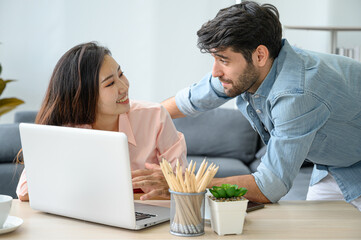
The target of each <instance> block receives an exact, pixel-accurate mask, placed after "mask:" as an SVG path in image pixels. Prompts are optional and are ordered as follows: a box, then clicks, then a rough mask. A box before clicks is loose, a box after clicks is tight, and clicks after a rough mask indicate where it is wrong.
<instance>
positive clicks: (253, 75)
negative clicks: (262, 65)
mask: <svg viewBox="0 0 361 240" xmlns="http://www.w3.org/2000/svg"><path fill="white" fill-rule="evenodd" d="M259 76H260V73H259V72H257V71H256V69H255V67H254V65H253V64H248V65H247V68H246V69H245V70H244V73H243V74H241V75H239V76H238V78H237V80H236V81H231V80H229V79H223V78H222V77H219V80H221V81H224V82H226V83H232V88H229V89H226V88H225V89H224V91H225V93H226V95H227V96H228V97H236V96H238V95H241V94H242V93H244V92H246V91H247V90H248V89H250V88H251V87H252V86H253V85H254V84H255V83H256V82H257V81H258V79H259Z"/></svg>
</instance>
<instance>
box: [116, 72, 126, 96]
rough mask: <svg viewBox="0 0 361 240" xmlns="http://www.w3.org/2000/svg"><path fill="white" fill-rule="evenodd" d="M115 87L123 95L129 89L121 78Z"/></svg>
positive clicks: (124, 79) (123, 78)
mask: <svg viewBox="0 0 361 240" xmlns="http://www.w3.org/2000/svg"><path fill="white" fill-rule="evenodd" d="M117 85H118V88H119V92H121V93H124V92H127V91H128V89H129V84H128V80H127V79H126V78H125V76H123V77H122V78H118V81H117Z"/></svg>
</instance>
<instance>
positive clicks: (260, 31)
mask: <svg viewBox="0 0 361 240" xmlns="http://www.w3.org/2000/svg"><path fill="white" fill-rule="evenodd" d="M197 35H198V44H197V45H198V47H199V48H200V50H201V52H208V53H213V52H218V51H223V50H225V49H226V48H229V47H231V48H232V50H233V51H235V52H239V53H242V54H243V56H244V58H245V59H246V61H247V62H248V63H251V62H252V53H253V52H254V51H255V50H256V48H257V47H258V46H259V45H264V46H266V47H267V49H268V51H269V52H270V58H272V59H275V58H276V57H277V56H278V53H279V51H280V50H281V47H282V26H281V23H280V21H279V14H278V11H277V8H276V7H275V6H273V5H271V4H263V5H259V4H258V3H256V2H251V1H246V2H242V3H240V4H236V5H233V6H231V7H228V8H224V9H221V10H220V11H219V12H218V14H217V16H216V17H215V18H214V19H212V20H210V21H208V22H207V23H205V24H203V26H202V27H201V29H200V30H199V31H198V32H197Z"/></svg>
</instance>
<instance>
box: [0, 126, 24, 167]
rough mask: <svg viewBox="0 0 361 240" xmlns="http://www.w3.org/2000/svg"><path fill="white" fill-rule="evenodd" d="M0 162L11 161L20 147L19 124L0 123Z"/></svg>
mask: <svg viewBox="0 0 361 240" xmlns="http://www.w3.org/2000/svg"><path fill="white" fill-rule="evenodd" d="M0 139H1V140H2V141H1V144H0V163H11V162H13V161H14V159H15V156H16V154H17V153H18V152H19V150H20V148H21V142H20V133H19V124H16V123H13V124H0Z"/></svg>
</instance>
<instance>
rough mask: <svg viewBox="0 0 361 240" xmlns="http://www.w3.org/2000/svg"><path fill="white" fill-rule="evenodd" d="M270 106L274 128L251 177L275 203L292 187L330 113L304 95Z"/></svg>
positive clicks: (282, 98)
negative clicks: (259, 162)
mask: <svg viewBox="0 0 361 240" xmlns="http://www.w3.org/2000/svg"><path fill="white" fill-rule="evenodd" d="M271 104H272V108H271V113H270V115H271V116H272V121H273V123H274V128H273V129H272V131H271V133H270V134H271V138H270V140H269V142H268V144H267V152H266V154H265V155H264V156H263V157H262V161H261V164H260V165H259V166H258V168H257V171H256V172H255V173H253V174H252V175H253V176H254V178H255V181H256V183H257V185H258V187H259V189H260V190H261V192H262V193H263V194H264V195H265V196H266V197H267V198H268V199H269V200H270V201H271V202H277V201H278V200H279V199H280V198H281V197H283V196H284V195H286V193H287V192H288V191H289V190H290V188H291V187H292V183H293V180H294V178H295V177H296V175H297V174H298V172H299V170H300V168H301V165H302V163H303V162H304V160H305V159H306V158H307V156H308V153H309V150H310V147H311V144H312V142H313V140H314V138H315V135H316V133H317V131H318V130H319V129H320V128H322V126H323V125H324V124H325V122H326V121H327V120H328V118H329V116H330V111H329V109H328V107H327V105H326V104H324V103H322V102H320V101H319V100H318V99H316V98H314V97H313V96H310V95H307V94H299V95H284V96H281V97H279V98H278V99H276V100H275V102H273V103H271Z"/></svg>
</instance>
